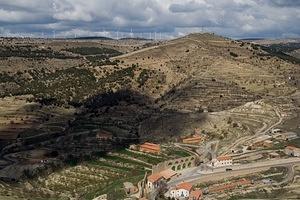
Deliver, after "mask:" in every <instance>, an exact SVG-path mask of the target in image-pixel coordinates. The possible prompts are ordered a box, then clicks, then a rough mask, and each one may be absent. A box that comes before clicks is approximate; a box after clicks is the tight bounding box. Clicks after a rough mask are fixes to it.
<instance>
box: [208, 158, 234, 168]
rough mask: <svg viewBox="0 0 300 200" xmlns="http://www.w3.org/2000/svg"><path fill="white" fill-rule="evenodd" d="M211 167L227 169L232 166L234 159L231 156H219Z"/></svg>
mask: <svg viewBox="0 0 300 200" xmlns="http://www.w3.org/2000/svg"><path fill="white" fill-rule="evenodd" d="M211 165H212V166H213V167H225V166H231V165H232V158H231V156H219V157H217V158H216V159H213V160H212V163H211Z"/></svg>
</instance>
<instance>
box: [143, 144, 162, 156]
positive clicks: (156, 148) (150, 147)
mask: <svg viewBox="0 0 300 200" xmlns="http://www.w3.org/2000/svg"><path fill="white" fill-rule="evenodd" d="M139 150H140V151H142V152H145V153H153V154H160V152H161V149H160V145H159V144H154V143H149V142H145V143H144V144H141V145H140V146H139Z"/></svg>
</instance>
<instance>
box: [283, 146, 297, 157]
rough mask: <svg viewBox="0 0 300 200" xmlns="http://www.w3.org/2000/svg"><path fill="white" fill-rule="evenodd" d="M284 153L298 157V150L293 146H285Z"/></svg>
mask: <svg viewBox="0 0 300 200" xmlns="http://www.w3.org/2000/svg"><path fill="white" fill-rule="evenodd" d="M284 153H285V154H286V155H289V156H294V157H300V148H297V147H294V146H287V147H286V148H285V149H284Z"/></svg>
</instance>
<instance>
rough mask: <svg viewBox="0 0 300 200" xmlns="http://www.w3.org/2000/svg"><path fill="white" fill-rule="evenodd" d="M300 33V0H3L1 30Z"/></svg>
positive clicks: (40, 33)
mask: <svg viewBox="0 0 300 200" xmlns="http://www.w3.org/2000/svg"><path fill="white" fill-rule="evenodd" d="M201 31H204V32H214V33H216V34H219V35H223V36H226V37H231V38H294V37H300V0H0V36H10V37H11V36H24V37H80V36H107V37H113V38H120V37H146V38H150V37H151V38H152V39H154V37H156V38H157V39H160V38H162V39H165V38H174V37H179V36H183V35H186V34H188V33H192V32H201Z"/></svg>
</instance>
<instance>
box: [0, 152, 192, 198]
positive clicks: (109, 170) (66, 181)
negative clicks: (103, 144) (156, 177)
mask: <svg viewBox="0 0 300 200" xmlns="http://www.w3.org/2000/svg"><path fill="white" fill-rule="evenodd" d="M171 148H172V147H164V148H163V152H162V154H161V155H152V154H147V153H141V152H138V151H132V150H129V149H126V150H119V151H115V152H112V153H108V154H106V155H101V157H98V158H94V159H88V160H85V161H83V162H82V163H78V164H74V163H70V164H72V165H69V166H68V167H65V168H63V169H59V170H57V171H56V172H53V173H50V174H48V175H43V176H40V177H39V178H34V179H32V180H28V181H25V182H23V183H16V184H12V185H9V186H8V185H6V184H5V183H4V182H1V183H0V184H1V185H2V186H3V187H6V189H5V190H4V189H3V187H1V188H2V189H1V188H0V198H1V196H3V197H4V196H7V197H8V198H10V197H12V198H15V199H28V198H30V199H32V196H34V197H35V198H34V199H41V200H42V199H69V198H71V197H77V198H81V199H93V198H95V197H96V196H99V195H101V194H108V196H109V197H110V199H122V198H124V197H125V196H126V195H125V192H124V190H123V189H122V187H123V182H128V181H129V182H132V183H133V184H134V185H136V184H137V183H138V181H141V180H142V179H143V177H144V176H145V173H148V174H149V173H150V171H151V166H152V165H155V164H158V163H159V162H162V161H165V160H169V159H172V158H179V157H181V156H182V155H185V156H189V153H187V152H185V151H180V150H177V151H174V152H172V151H170V149H171Z"/></svg>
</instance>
